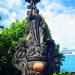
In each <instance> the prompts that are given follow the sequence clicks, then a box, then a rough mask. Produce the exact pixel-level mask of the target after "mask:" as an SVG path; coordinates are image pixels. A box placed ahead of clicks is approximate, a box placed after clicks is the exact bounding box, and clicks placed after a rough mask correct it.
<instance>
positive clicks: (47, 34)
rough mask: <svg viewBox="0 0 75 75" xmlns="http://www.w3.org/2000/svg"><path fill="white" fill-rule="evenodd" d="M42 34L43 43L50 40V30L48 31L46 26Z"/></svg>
mask: <svg viewBox="0 0 75 75" xmlns="http://www.w3.org/2000/svg"><path fill="white" fill-rule="evenodd" d="M43 34H44V41H47V40H48V39H51V33H50V30H49V28H48V25H47V24H46V26H45V27H44V29H43Z"/></svg>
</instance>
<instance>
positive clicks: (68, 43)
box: [0, 0, 75, 50]
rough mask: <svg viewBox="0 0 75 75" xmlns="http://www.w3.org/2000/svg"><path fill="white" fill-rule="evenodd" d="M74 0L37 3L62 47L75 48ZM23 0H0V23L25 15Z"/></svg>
mask: <svg viewBox="0 0 75 75" xmlns="http://www.w3.org/2000/svg"><path fill="white" fill-rule="evenodd" d="M74 3H75V0H41V2H40V3H38V4H37V7H38V9H39V10H40V13H41V14H42V15H43V17H44V18H45V21H46V22H47V24H48V26H49V29H50V30H51V33H52V37H53V39H54V40H55V42H56V43H57V44H60V48H61V50H62V49H63V48H68V49H75V45H74V44H75V28H74V27H75V4H74ZM26 6H27V3H25V1H24V0H0V16H2V20H1V21H0V24H2V25H4V26H6V27H7V26H9V25H10V23H11V22H13V21H15V19H19V20H21V19H23V18H25V17H26V12H27V9H26Z"/></svg>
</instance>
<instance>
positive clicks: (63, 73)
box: [53, 72, 71, 75]
mask: <svg viewBox="0 0 75 75" xmlns="http://www.w3.org/2000/svg"><path fill="white" fill-rule="evenodd" d="M53 75H71V73H70V72H60V73H58V74H57V73H54V74H53Z"/></svg>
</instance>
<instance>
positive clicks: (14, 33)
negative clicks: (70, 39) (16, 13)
mask: <svg viewBox="0 0 75 75" xmlns="http://www.w3.org/2000/svg"><path fill="white" fill-rule="evenodd" d="M26 25H27V21H26V20H25V19H24V20H22V21H18V20H16V21H15V22H14V23H12V24H11V25H10V27H9V28H4V29H3V31H2V32H1V33H0V68H1V69H4V68H5V67H4V66H3V65H6V67H8V64H10V66H9V67H11V63H12V58H13V55H14V53H15V48H16V46H17V44H18V42H19V39H20V38H26V37H24V36H25V35H24V32H25V28H26ZM1 28H2V26H1ZM7 71H8V70H7ZM8 75H10V74H8Z"/></svg>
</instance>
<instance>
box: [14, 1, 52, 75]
mask: <svg viewBox="0 0 75 75" xmlns="http://www.w3.org/2000/svg"><path fill="white" fill-rule="evenodd" d="M25 1H26V2H28V3H30V5H28V9H29V11H27V15H28V17H27V21H28V25H27V29H26V31H25V34H27V38H26V39H27V40H26V41H21V42H20V44H19V45H18V46H17V47H16V53H15V55H14V59H13V64H14V66H15V67H16V68H18V69H19V70H21V71H22V75H51V74H50V73H49V70H50V69H49V68H48V66H49V64H50V63H49V62H48V60H49V59H48V58H49V57H48V53H47V51H46V50H45V49H46V46H45V42H44V40H43V37H44V35H43V28H45V26H46V23H45V22H44V21H43V20H42V18H41V16H40V15H39V10H38V9H37V7H36V4H37V3H38V2H40V0H25Z"/></svg>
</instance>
